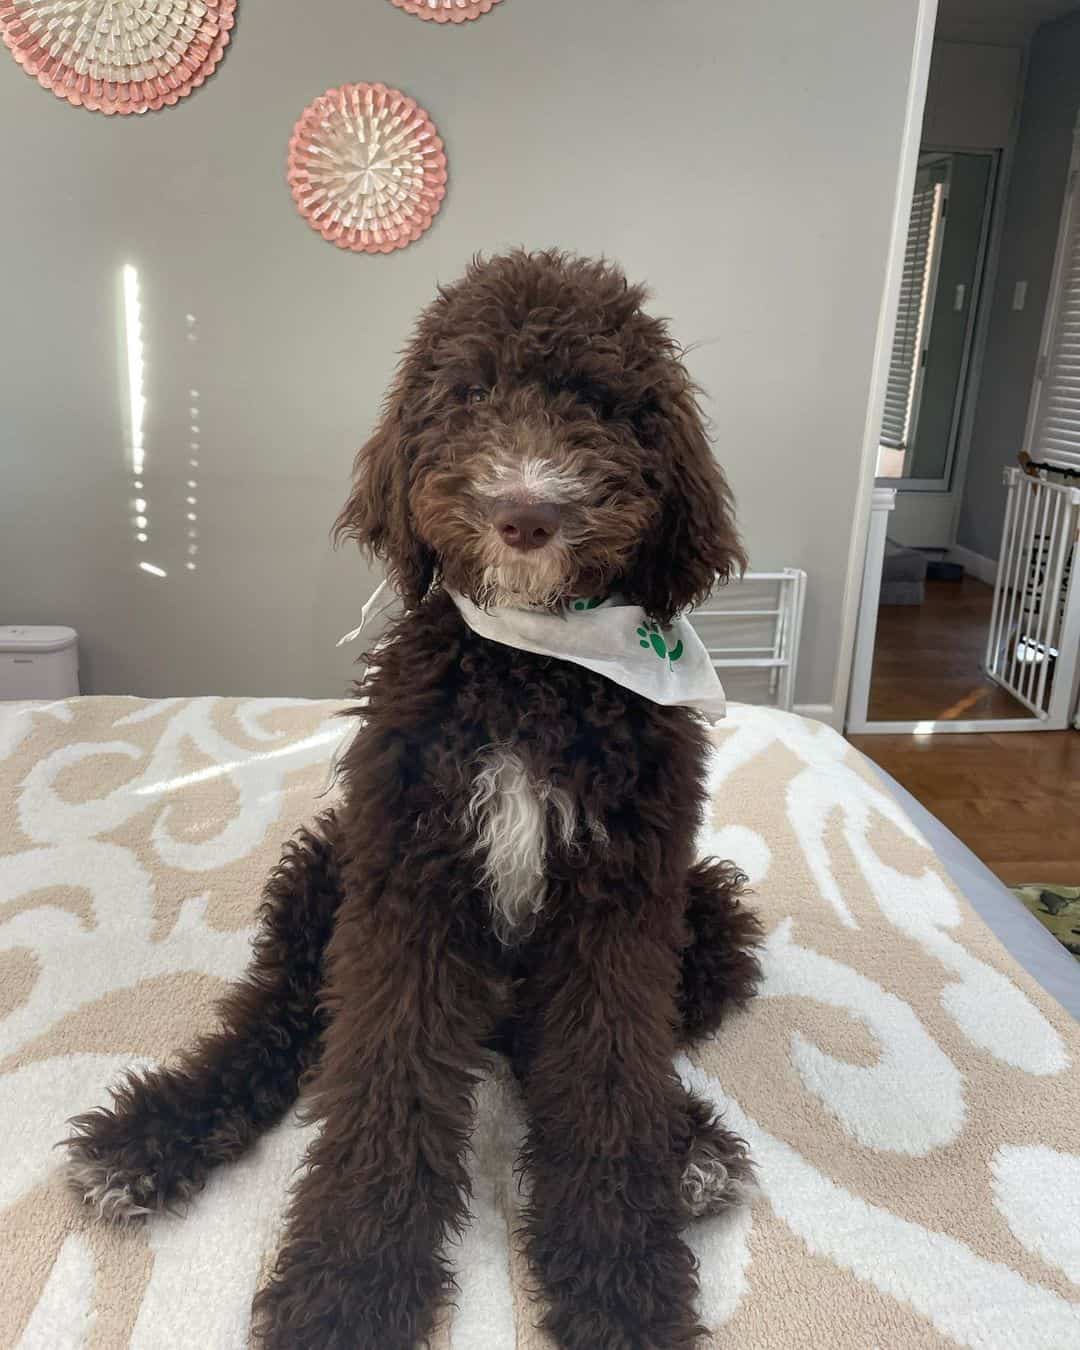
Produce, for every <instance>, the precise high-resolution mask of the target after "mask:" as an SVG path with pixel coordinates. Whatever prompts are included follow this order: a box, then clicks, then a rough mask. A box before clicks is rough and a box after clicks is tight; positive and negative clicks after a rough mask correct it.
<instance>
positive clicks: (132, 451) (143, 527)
mask: <svg viewBox="0 0 1080 1350" xmlns="http://www.w3.org/2000/svg"><path fill="white" fill-rule="evenodd" d="M121 281H122V285H123V296H124V352H125V356H126V358H127V381H128V422H129V430H130V445H129V447H128V459H129V461H130V468H131V487H132V497H131V523H132V527H133V530H134V534H135V542H136V543H138V544H147V543H149V542H150V501H149V497H148V494H147V491H146V481H145V470H146V446H145V444H144V442H143V422H144V419H145V416H146V397H145V395H144V393H143V380H144V375H145V364H144V361H143V339H142V307H141V305H140V302H139V273H138V270H137V269H136V268H135V267H133V266H132V265H131V263H125V264H124V266H123V268H122V270H121ZM139 570H140V571H142V572H147V573H149V575H150V576H155V577H164V576H167V575H168V573H167V572H166V571H165V569H164V568H163V567H158V565H157V564H156V563H152V562H146V561H141V562H140V563H139Z"/></svg>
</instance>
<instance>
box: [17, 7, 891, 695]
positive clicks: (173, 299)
mask: <svg viewBox="0 0 1080 1350" xmlns="http://www.w3.org/2000/svg"><path fill="white" fill-rule="evenodd" d="M316 8H317V13H316V12H315V11H312V13H311V15H310V16H309V20H308V23H307V24H306V25H305V26H304V27H300V26H299V25H298V24H297V22H296V19H295V15H296V13H297V12H298V11H297V8H296V6H294V5H292V4H285V3H284V0H273V2H271V0H259V2H258V3H243V4H242V5H241V6H240V13H239V18H238V23H237V27H236V30H235V33H234V38H233V43H232V46H231V47H230V49H229V51H228V53H227V54H226V57H225V60H224V63H223V64H222V66H221V68H220V70H219V72H218V74H217V75H215V76H214V78H213V79H212V80H211V81H210V82H209V83H208V84H207V85H206V86H205V87H204V88H203V89H201V90H199V91H197V92H196V93H195V94H194V95H192V96H191V97H190V98H189V99H187V100H186V101H185V102H183V103H182V104H181V105H180V106H178V107H176V108H174V109H170V110H166V111H164V112H162V113H159V114H151V115H149V116H146V117H143V118H138V119H128V120H121V119H120V118H111V119H106V118H104V117H102V116H100V115H93V114H89V113H87V112H85V111H83V110H81V109H75V108H72V107H69V106H67V105H66V104H63V103H61V102H59V101H58V100H56V99H55V98H53V97H52V96H51V95H50V94H48V93H46V92H44V91H43V90H41V89H40V88H38V87H37V85H36V84H35V83H34V82H33V81H32V80H31V79H29V78H28V77H27V76H26V75H24V74H23V73H22V72H21V71H20V70H19V69H18V68H17V67H16V66H15V65H14V63H12V62H11V61H10V60H7V59H6V54H5V56H4V59H3V60H2V61H0V122H2V124H3V126H4V127H5V128H7V131H8V134H7V135H5V137H4V138H3V142H2V145H0V181H2V182H4V183H5V184H6V185H8V199H7V203H6V209H5V211H4V212H3V213H2V214H0V256H2V257H3V258H4V260H5V267H4V309H5V319H6V322H5V323H4V324H3V328H2V336H0V344H2V351H0V382H2V389H0V393H2V407H3V420H2V426H0V437H2V441H0V445H2V452H0V453H2V457H3V459H2V462H3V499H2V503H0V509H2V519H0V622H27V623H32V622H49V623H70V624H73V625H74V626H76V627H77V628H78V629H79V631H80V633H81V635H82V651H83V660H84V687H85V688H86V689H87V690H88V691H126V692H133V693H139V694H152V695H166V694H187V693H247V694H310V695H335V694H337V693H339V692H340V691H342V689H343V688H344V686H345V683H346V679H347V675H348V670H349V660H350V657H349V656H348V655H346V654H345V653H343V652H337V651H335V648H334V641H335V638H336V637H337V635H338V634H339V633H341V632H342V631H343V630H344V629H346V628H349V627H351V626H352V625H353V624H354V623H355V622H356V621H357V616H358V612H359V609H360V606H361V604H362V602H363V600H364V599H365V598H366V596H367V594H368V592H369V590H370V588H371V584H372V577H371V575H370V574H369V573H368V572H367V571H366V570H365V569H364V568H363V567H362V565H361V564H360V562H359V561H358V560H357V558H356V556H355V554H353V553H352V552H348V553H341V554H336V555H335V554H333V553H332V552H331V550H330V549H329V546H328V543H327V530H328V527H329V525H330V523H331V521H332V519H333V517H334V514H335V512H336V509H337V507H338V505H339V503H340V502H341V500H342V498H343V494H344V491H345V483H346V476H347V472H348V467H349V463H350V460H351V456H352V451H353V448H354V446H355V445H356V444H357V443H358V442H359V441H360V440H361V439H362V438H363V437H364V435H365V434H366V432H367V430H368V428H369V426H370V425H371V423H372V420H373V418H374V416H375V413H376V409H377V404H378V400H379V397H380V393H381V390H382V389H383V387H384V385H385V383H386V380H387V377H388V376H389V374H390V371H391V368H392V366H393V363H394V359H395V352H396V351H397V349H398V348H399V347H400V346H401V344H402V341H403V339H404V337H405V335H406V333H407V331H408V326H409V323H410V320H411V317H412V315H413V314H414V312H415V311H416V310H417V308H418V307H419V306H421V305H422V304H423V303H424V302H425V301H426V300H427V299H428V297H429V296H430V295H431V293H432V290H433V287H434V286H435V284H436V282H437V281H438V280H439V279H440V278H441V279H449V278H452V277H453V276H455V275H456V274H457V273H458V272H459V270H460V269H461V267H462V265H463V263H464V262H465V260H466V259H467V258H468V256H469V255H470V254H471V253H472V252H473V251H474V250H478V249H488V250H490V249H493V248H497V247H499V246H501V245H504V244H508V243H516V242H523V243H526V244H529V245H534V246H543V245H548V244H552V243H556V244H561V245H564V246H568V247H572V248H575V249H578V250H581V251H584V252H588V253H599V252H604V253H607V254H609V255H611V256H613V257H615V258H618V259H619V260H621V261H622V263H623V264H624V265H625V266H626V268H627V270H628V271H629V272H630V274H631V275H632V276H634V277H645V278H648V279H649V280H650V281H651V282H652V285H653V287H654V290H655V295H656V300H655V305H656V308H657V310H659V311H661V312H663V313H665V314H668V315H670V316H671V317H672V319H673V323H674V327H675V330H676V331H677V333H678V334H679V336H680V337H681V338H682V339H683V340H684V341H686V342H688V343H696V344H698V346H697V349H696V351H695V352H694V354H693V356H692V358H691V364H692V367H693V371H694V374H695V375H696V376H697V378H698V379H699V380H700V381H701V382H702V383H703V384H704V386H705V387H706V389H707V390H708V392H709V395H710V401H709V411H710V413H711V416H712V419H713V422H714V433H715V443H716V448H717V453H718V454H719V456H720V457H721V459H722V460H723V461H724V462H725V464H726V465H727V466H728V468H729V470H730V474H731V478H732V480H733V483H734V486H735V489H736V491H737V494H738V498H739V504H740V508H741V514H742V521H743V526H744V529H745V534H746V537H747V540H748V542H749V545H750V549H751V552H752V555H753V563H754V565H755V566H758V567H771V566H776V565H779V564H784V563H794V564H799V565H801V566H803V567H805V568H806V569H807V571H808V572H809V574H810V586H809V603H808V611H807V624H806V629H807V631H806V638H805V644H804V650H803V667H802V674H801V677H800V682H799V698H800V700H801V701H805V702H826V701H828V700H829V698H830V695H831V690H832V681H833V676H834V667H835V661H836V649H837V644H838V639H839V631H840V603H841V596H842V591H843V581H844V571H845V564H846V560H847V554H848V546H849V541H850V532H851V521H852V517H853V509H854V499H855V491H856V478H857V466H858V460H859V451H860V439H861V436H862V429H863V422H864V418H865V412H866V402H867V396H868V390H869V381H870V367H871V360H872V353H873V344H874V333H875V323H876V320H877V315H878V309H879V305H880V300H881V292H882V280H883V270H884V265H885V259H886V252H887V246H888V233H889V225H890V218H891V211H892V203H893V193H894V187H895V179H896V169H897V157H898V151H899V145H900V136H901V127H902V118H903V108H904V98H905V91H906V85H907V80H908V74H909V59H910V52H911V48H912V36H913V29H914V19H915V11H916V3H915V0H880V2H879V3H876V4H874V5H871V6H868V5H866V4H865V3H863V0H820V2H819V3H816V4H814V5H812V6H811V5H806V4H802V3H799V2H798V0H763V3H760V4H755V5H721V4H717V3H715V0H666V3H664V4H657V3H656V2H655V0H624V2H623V3H621V4H614V3H600V0H590V3H582V2H581V0H505V3H503V4H501V5H500V6H499V7H498V8H497V9H496V10H495V11H493V12H492V13H491V14H490V15H489V16H488V17H486V18H484V19H482V20H480V21H479V22H477V23H475V24H468V25H464V26H462V27H461V28H456V27H455V28H449V27H447V28H443V27H442V26H441V25H440V26H436V25H434V24H425V23H421V22H419V21H417V20H415V19H412V18H410V17H408V16H407V15H405V14H403V13H402V12H400V11H398V10H396V9H395V8H393V7H392V6H391V5H390V4H388V3H379V2H378V0H364V3H359V0H322V3H320V4H319V5H318V6H317V7H316ZM350 79H370V80H382V81H384V82H385V83H387V84H390V85H397V86H398V87H400V88H403V89H405V90H406V91H408V92H409V93H411V94H413V95H414V96H415V97H416V98H417V99H418V100H419V101H420V102H421V103H422V104H423V105H425V106H426V107H427V108H428V109H429V110H430V112H431V113H432V114H433V116H434V118H435V120H436V121H437V123H438V125H439V127H440V130H441V131H442V133H443V135H444V138H445V140H446V142H447V150H448V155H449V161H450V175H451V177H450V190H449V194H448V196H447V200H446V203H445V205H444V209H443V212H442V215H441V216H440V218H439V219H438V221H437V223H436V225H435V227H434V228H433V229H432V231H431V232H430V234H429V235H427V236H426V237H425V238H424V239H423V240H422V241H421V242H420V243H418V244H416V245H414V246H412V247H411V248H409V249H408V250H407V251H405V252H404V253H401V254H399V255H396V256H391V257H388V258H387V257H378V258H366V257H356V256H352V255H349V254H346V253H343V252H341V251H339V250H337V249H335V248H333V247H332V246H331V245H329V244H326V243H324V242H323V241H322V240H321V239H320V238H319V237H318V236H317V235H316V234H315V233H314V232H312V231H311V230H310V229H309V228H308V227H307V226H306V225H305V224H304V223H303V222H302V221H301V219H300V218H299V216H298V215H297V213H296V211H295V210H294V208H293V205H292V202H291V201H290V198H289V195H288V192H287V189H286V187H285V184H284V156H285V149H286V144H287V142H288V138H289V134H290V130H291V128H292V124H293V121H294V119H295V118H296V117H297V116H298V114H299V113H300V111H301V110H302V109H303V107H304V106H305V104H306V103H307V102H308V101H309V100H310V99H311V98H312V97H314V96H315V95H317V94H319V93H321V92H322V91H323V90H324V89H325V88H327V87H328V86H329V85H332V84H337V83H340V82H342V81H346V80H350ZM125 263H131V264H133V265H135V266H136V267H137V268H138V270H139V275H140V280H141V287H142V297H143V301H144V312H143V313H144V333H143V338H144V345H145V362H146V372H145V394H146V398H147V416H146V438H145V439H146V451H147V458H146V464H147V467H146V480H145V481H146V485H147V490H146V497H147V499H148V501H149V503H150V517H151V534H152V537H151V544H150V545H149V546H147V549H146V550H145V551H144V548H143V547H141V546H139V545H137V544H136V543H135V541H134V539H133V535H132V528H131V524H130V515H131V507H130V501H131V497H132V492H131V489H130V486H129V473H128V470H127V463H126V459H125V444H126V435H127V433H126V426H127V411H126V410H127V390H126V383H125V378H124V373H123V365H122V361H121V358H120V354H119V340H120V335H119V326H118V325H119V320H118V315H119V312H120V310H119V304H120V282H119V277H120V271H121V268H122V266H123V264H125ZM187 315H193V316H194V319H195V323H194V334H193V335H194V337H195V339H196V340H195V341H190V340H189V331H190V327H191V326H190V325H189V323H188V320H187V319H186V317H185V316H187ZM193 388H194V389H197V390H198V391H199V394H198V398H197V400H196V403H195V406H197V407H198V408H199V416H198V425H199V428H200V430H199V434H198V439H199V441H200V444H201V454H200V456H199V457H200V460H201V463H200V467H199V471H198V482H199V488H198V492H197V496H198V498H199V502H198V516H199V520H198V528H199V530H200V532H201V537H200V540H199V548H200V553H199V554H198V570H197V571H194V572H188V571H186V570H185V569H184V566H183V562H184V558H185V547H186V542H187V541H186V537H185V524H186V523H185V521H184V519H183V517H184V515H185V511H186V505H185V503H184V500H183V499H184V496H185V495H186V494H185V489H184V483H185V480H186V478H187V476H188V469H187V458H188V455H189V453H190V452H189V451H188V448H187V446H188V441H189V439H190V437H191V433H190V431H189V424H190V423H191V421H192V418H191V415H190V414H189V412H188V409H189V407H191V406H192V400H191V399H190V398H189V393H188V391H189V389H193ZM144 557H145V558H148V559H149V560H150V561H152V562H155V563H156V564H158V565H159V566H162V567H164V568H165V569H166V570H167V572H168V576H167V577H166V578H157V577H153V576H149V575H147V574H145V573H143V572H140V571H139V570H138V562H139V561H140V559H142V558H144Z"/></svg>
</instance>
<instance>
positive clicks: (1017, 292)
mask: <svg viewBox="0 0 1080 1350" xmlns="http://www.w3.org/2000/svg"><path fill="white" fill-rule="evenodd" d="M1026 303H1027V282H1026V281H1018V282H1017V283H1016V285H1015V286H1014V287H1013V302H1012V307H1013V309H1023V308H1024V305H1025V304H1026Z"/></svg>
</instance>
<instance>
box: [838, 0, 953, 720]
mask: <svg viewBox="0 0 1080 1350" xmlns="http://www.w3.org/2000/svg"><path fill="white" fill-rule="evenodd" d="M936 19H937V0H919V9H918V14H917V16H916V19H915V33H914V38H913V40H912V51H911V69H910V73H909V75H908V88H907V102H906V105H905V108H904V131H903V136H902V139H901V142H900V161H899V165H898V167H897V174H896V190H895V193H894V196H893V213H892V230H891V232H890V237H889V257H888V263H887V264H886V268H885V286H884V291H883V294H882V298H881V308H880V310H879V312H878V323H877V334H876V336H875V338H874V364H873V371H872V375H871V380H870V399H869V402H868V404H867V408H866V421H865V423H864V425H863V438H862V449H861V451H860V454H859V481H858V485H857V488H856V497H855V519H854V521H853V527H852V533H851V544H850V546H849V548H848V563H847V571H846V575H845V578H844V596H843V601H842V604H841V620H840V642H839V650H838V652H837V665H836V679H835V682H834V684H833V703H832V706H833V716H834V719H836V720H837V721H838V722H840V723H842V722H843V720H844V718H845V715H846V710H847V705H848V691H849V689H850V686H851V661H852V653H853V650H854V647H855V629H856V625H857V622H858V617H859V597H860V593H861V590H862V575H863V563H864V560H865V555H866V545H867V533H868V527H869V523H870V500H871V496H872V494H873V490H874V470H875V469H876V468H877V456H878V443H879V441H880V438H881V437H880V432H881V414H882V411H883V409H884V406H885V385H886V381H887V379H888V372H889V355H890V353H891V351H892V341H893V332H894V330H895V328H896V310H897V304H898V302H899V299H900V281H901V277H902V274H903V267H904V246H905V244H906V241H907V228H908V217H909V216H910V214H911V197H912V193H913V192H914V190H915V173H916V170H917V169H918V165H919V147H920V143H921V141H922V124H923V109H924V107H925V105H926V85H927V80H928V78H929V75H930V56H931V53H932V52H933V48H934V24H935V22H936Z"/></svg>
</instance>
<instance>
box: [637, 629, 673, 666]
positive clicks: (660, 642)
mask: <svg viewBox="0 0 1080 1350" xmlns="http://www.w3.org/2000/svg"><path fill="white" fill-rule="evenodd" d="M637 635H638V639H639V646H642V647H651V648H652V649H653V651H654V652H655V653H656V654H657V656H658V657H659V658H660V660H661V661H671V662H672V663H674V662H676V661H678V659H679V657H681V656H682V654H683V645H682V642H681V641H679V642H676V644H675V646H674V647H669V646H668V645H667V642H666V641H665V640H664V635H663V633H661V631H660V627H659V625H658V624H655V623H649V624H646V625H645V626H644V627H643V628H639V629H638V630H637Z"/></svg>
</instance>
